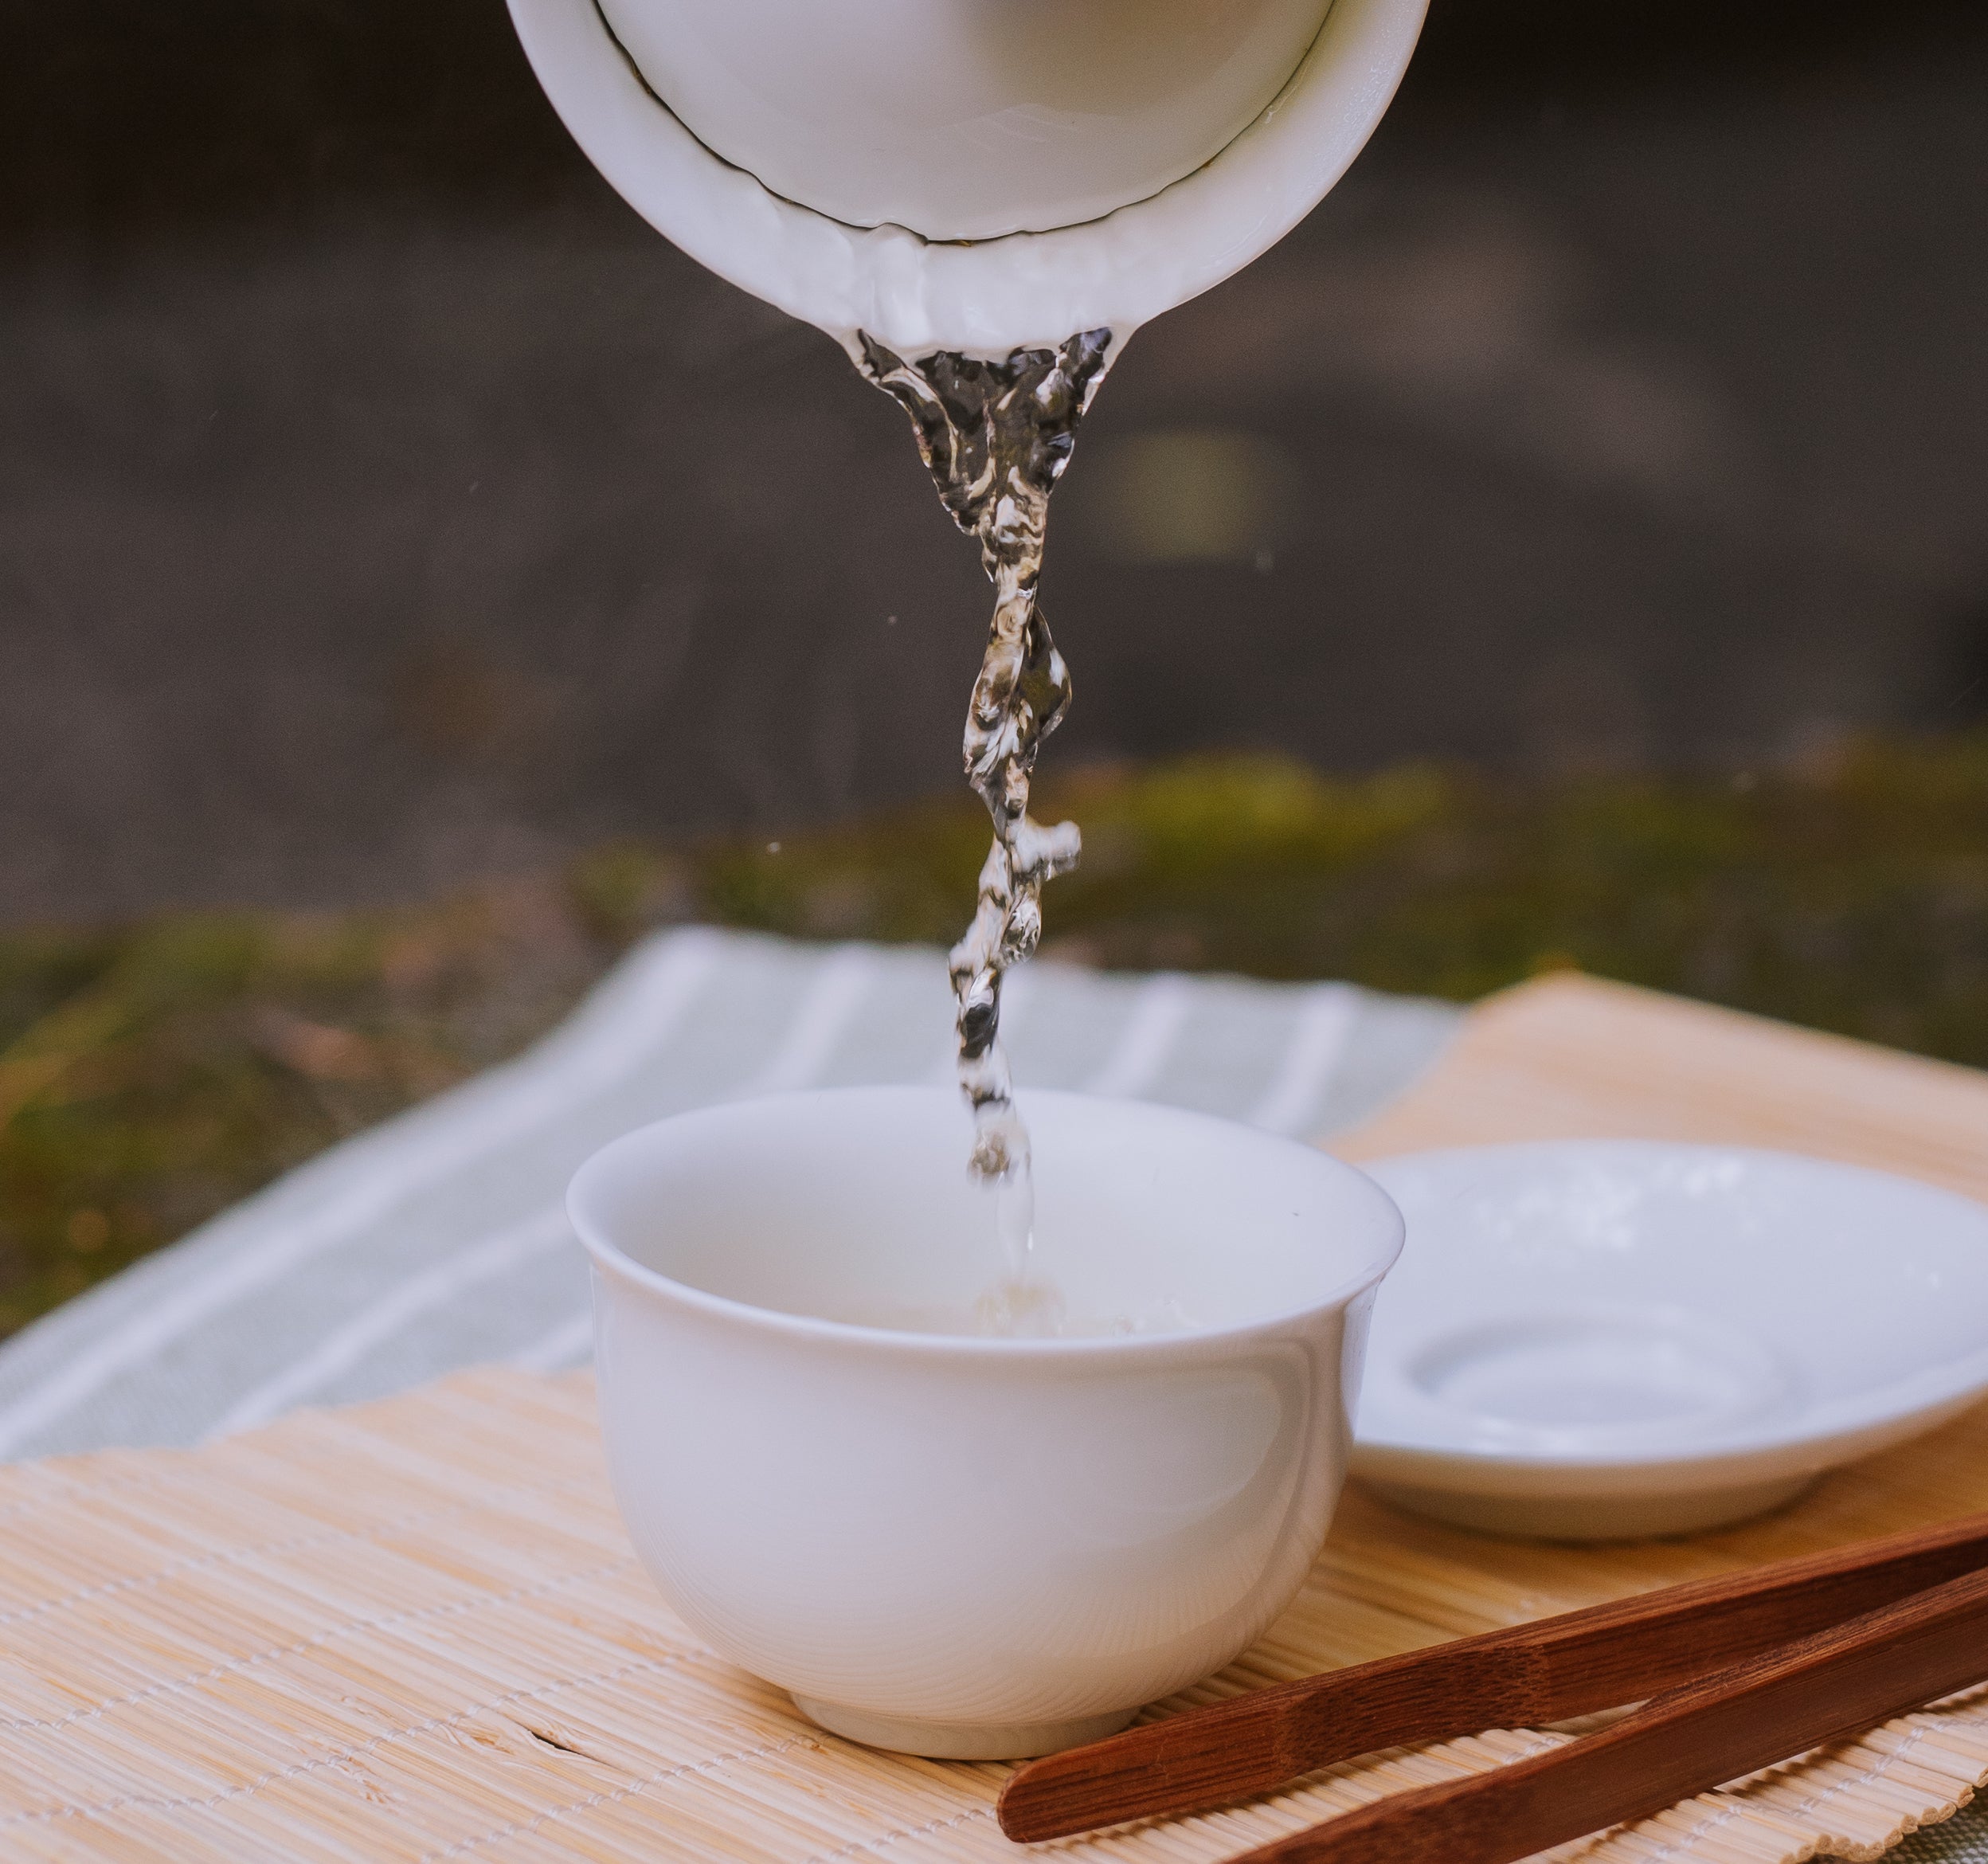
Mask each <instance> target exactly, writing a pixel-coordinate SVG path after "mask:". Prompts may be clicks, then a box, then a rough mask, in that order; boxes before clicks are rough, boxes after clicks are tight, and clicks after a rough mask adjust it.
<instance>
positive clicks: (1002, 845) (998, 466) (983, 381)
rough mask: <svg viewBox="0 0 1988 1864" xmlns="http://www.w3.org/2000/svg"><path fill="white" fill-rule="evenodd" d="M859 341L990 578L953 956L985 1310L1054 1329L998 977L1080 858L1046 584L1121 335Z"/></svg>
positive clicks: (970, 719)
mask: <svg viewBox="0 0 1988 1864" xmlns="http://www.w3.org/2000/svg"><path fill="white" fill-rule="evenodd" d="M862 343H863V370H864V373H865V374H867V375H868V376H869V378H870V379H871V381H872V382H875V384H876V386H878V387H879V388H880V389H882V390H883V391H884V393H885V394H888V395H890V396H891V397H893V398H894V400H895V401H898V403H899V404H900V405H902V407H903V409H905V411H906V413H908V414H910V417H911V421H912V425H913V426H914V429H916V430H917V433H918V451H919V452H920V453H921V454H922V456H924V460H925V463H926V466H927V467H928V468H930V470H931V473H932V477H933V480H934V481H935V482H936V483H937V486H938V489H939V496H940V497H941V499H943V500H944V501H945V508H946V509H947V510H948V511H950V512H951V513H952V514H953V520H954V522H955V523H957V524H958V526H959V527H960V528H961V530H962V531H965V532H966V534H967V535H969V537H972V538H976V539H977V540H978V541H979V543H980V562H981V563H982V565H983V566H984V568H985V569H986V571H987V574H988V580H989V581H990V582H992V583H993V585H994V618H993V621H992V624H991V625H990V626H989V627H988V640H987V652H986V655H985V657H984V659H983V660H981V662H980V676H979V677H978V678H977V679H976V680H975V681H974V683H973V698H972V704H971V705H970V706H969V708H968V711H967V717H966V740H965V760H966V775H967V781H969V783H971V784H972V786H973V788H974V789H975V791H976V793H978V794H979V796H980V800H981V801H983V802H984V803H985V804H986V805H987V810H988V814H989V815H990V816H992V818H993V820H994V843H993V846H992V848H989V849H988V856H987V860H986V862H985V863H984V865H983V866H982V867H981V869H980V899H979V903H978V905H977V906H976V909H975V911H974V914H973V922H972V925H971V926H969V927H968V929H967V932H966V935H965V938H961V941H960V942H959V943H958V944H957V945H956V946H953V950H952V954H951V957H950V959H949V968H950V970H951V973H952V979H953V1001H954V1004H955V1018H956V1022H957V1029H958V1034H959V1071H960V1087H961V1091H962V1092H964V1093H965V1095H966V1097H967V1098H968V1100H969V1102H971V1104H972V1108H973V1118H974V1130H973V1147H972V1155H971V1161H970V1162H971V1167H972V1171H973V1173H975V1175H976V1177H979V1178H980V1180H981V1181H983V1182H984V1183H985V1184H986V1185H988V1186H989V1187H990V1188H991V1189H992V1192H993V1195H994V1199H995V1211H996V1214H995V1221H996V1227H997V1229H998V1232H999V1234H1000V1243H1001V1248H1002V1252H1003V1259H1004V1267H1005V1269H1006V1272H1007V1279H1006V1281H1005V1282H1004V1283H1003V1284H1002V1285H1001V1286H1000V1287H999V1288H997V1289H996V1290H992V1291H991V1292H990V1293H989V1294H988V1295H985V1296H983V1297H982V1300H981V1303H980V1320H981V1323H982V1326H983V1327H984V1330H986V1331H988V1332H990V1333H1055V1332H1058V1331H1059V1330H1061V1329H1060V1326H1059V1322H1060V1319H1061V1303H1060V1300H1059V1298H1058V1297H1057V1295H1056V1294H1055V1290H1053V1289H1051V1288H1050V1287H1048V1286H1046V1285H1044V1284H1043V1283H1040V1282H1034V1281H1031V1279H1030V1277H1029V1275H1028V1267H1029V1255H1030V1251H1031V1246H1032V1243H1033V1239H1034V1234H1035V1185H1034V1180H1033V1177H1032V1174H1031V1169H1030V1159H1029V1140H1028V1129H1027V1126H1024V1125H1023V1122H1022V1118H1021V1116H1020V1114H1019V1113H1018V1112H1017V1111H1016V1106H1015V1101H1014V1094H1013V1088H1012V1083H1011V1080H1010V1079H1009V1075H1008V1057H1007V1055H1006V1054H1005V1053H1004V1051H1003V1048H1002V1046H1001V984H1002V980H1003V978H1004V976H1005V975H1006V973H1007V972H1008V969H1009V967H1010V966H1011V965H1016V964H1019V963H1020V962H1021V961H1023V959H1025V958H1027V957H1028V956H1029V955H1030V954H1031V953H1032V952H1033V951H1034V950H1035V947H1036V945H1037V942H1039V940H1040V938H1041V937H1042V930H1043V909H1042V891H1043V883H1045V882H1047V881H1048V880H1051V879H1054V878H1055V876H1056V875H1059V874H1063V873H1067V872H1068V871H1070V869H1071V868H1072V867H1074V866H1075V865H1076V864H1077V857H1078V852H1079V850H1080V848H1081V846H1082V839H1081V837H1080V836H1079V835H1078V830H1077V824H1075V823H1074V822H1059V823H1055V824H1043V823H1041V822H1038V821H1036V820H1035V819H1034V817H1032V816H1031V815H1030V814H1029V813H1028V790H1029V779H1030V777H1031V774H1032V773H1033V772H1034V769H1035V754H1036V752H1037V751H1038V750H1039V749H1040V748H1041V746H1042V741H1043V739H1044V738H1047V736H1048V735H1049V734H1050V733H1051V732H1052V731H1054V730H1055V729H1056V727H1057V726H1058V725H1059V724H1060V723H1061V722H1062V717H1063V714H1064V713H1065V711H1067V710H1068V709H1069V706H1070V670H1069V668H1067V667H1066V666H1065V665H1064V664H1063V657H1062V655H1061V654H1060V653H1059V652H1057V651H1056V644H1055V641H1054V640H1051V638H1050V632H1049V624H1048V623H1047V621H1044V620H1043V613H1042V610H1041V609H1039V607H1037V605H1036V601H1035V585H1036V581H1037V579H1038V578H1039V576H1040V574H1041V573H1042V567H1043V531H1044V528H1045V527H1046V526H1047V522H1048V519H1049V495H1050V493H1051V491H1054V490H1055V485H1056V481H1057V480H1058V479H1059V478H1060V477H1061V476H1062V470H1063V468H1064V467H1065V466H1066V464H1068V463H1069V460H1070V449H1071V448H1072V446H1073V445H1074V443H1075V441H1076V435H1077V424H1078V421H1080V420H1082V417H1083V413H1084V410H1085V409H1086V407H1087V406H1089V405H1090V397H1091V396H1092V394H1094V393H1095V391H1096V390H1097V387H1098V383H1099V382H1101V381H1102V379H1103V377H1104V372H1105V366H1106V360H1105V358H1106V350H1107V349H1108V348H1109V347H1110V343H1111V332H1110V331H1108V330H1090V331H1081V332H1079V333H1078V335H1075V336H1073V337H1070V339H1067V340H1066V342H1064V343H1062V344H1061V345H1060V346H1059V347H1057V348H1055V349H1053V350H1051V349H1036V350H1015V351H1013V352H1012V354H1010V355H1009V356H1008V358H1007V360H1006V361H1005V362H984V361H980V360H979V359H977V358H972V357H969V356H963V355H960V354H956V353H955V352H953V351H951V350H940V351H937V353H935V354H932V355H929V356H922V357H920V358H918V360H917V361H915V362H906V361H905V360H904V358H902V357H900V356H898V355H896V354H894V353H893V352H892V351H890V350H887V349H886V348H885V347H883V345H882V344H881V343H878V342H877V341H875V339H873V338H871V337H870V336H867V335H865V336H864V337H863V339H862Z"/></svg>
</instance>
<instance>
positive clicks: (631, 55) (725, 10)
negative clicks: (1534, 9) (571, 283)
mask: <svg viewBox="0 0 1988 1864" xmlns="http://www.w3.org/2000/svg"><path fill="white" fill-rule="evenodd" d="M1425 8H1426V0H812V3H809V4H803V3H801V0H722V3H718V0H511V15H512V18H513V19H514V20H515V22H516V24H517V27H518V31H519V37H521V38H522V41H524V46H525V50H526V54H527V56H528V57H530V60H531V62H532V65H533V68H534V70H535V71H536V72H538V78H539V80H540V82H541V83H542V84H544V86H545V88H546V92H547V94H548V96H550V98H551V100H552V102H553V104H554V108H556V109H557V110H558V112H559V114H560V116H562V118H563V119H565V123H566V127H568V128H569V130H571V131H572V132H573V136H574V138H575V139H576V140H577V141H578V143H580V145H581V147H582V148H583V149H584V150H585V151H586V152H587V154H588V155H589V156H590V157H591V158H592V159H593V162H594V163H595V165H596V166H597V167H599V168H600V170H601V172H602V173H603V174H605V175H606V177H607V178H608V179H609V181H610V182H612V183H613V184H614V186H616V188H617V189H619V190H620V192H621V193H622V194H624V196H625V197H626V198H628V201H629V202H630V203H631V204H632V206H634V207H635V208H636V210H638V211H639V212H640V213H642V215H643V216H644V217H645V218H646V219H648V221H650V222H651V224H652V225H654V226H655V227H656V228H657V229H659V231H661V232H662V233H665V234H667V236H668V237H669V238H671V240H673V241H675V243H676V244H677V245H679V246H681V247H682V248H683V250H684V251H685V252H687V253H690V254H691V256H692V257H693V258H695V259H697V260H701V261H702V263H703V264H706V265H707V266H709V267H710V268H711V269H712V270H713V271H714V272H718V273H719V274H720V275H721V276H724V277H726V278H728V279H730V280H731V281H732V282H733V283H734V284H737V285H740V286H742V287H743V288H745V289H746V290H747V291H749V292H753V293H755V294H756V295H757V296H760V297H761V298H764V299H765V300H767V301H768V302H769V303H773V304H777V305H778V306H779V307H781V309H782V310H784V311H789V312H791V313H792V315H795V316H796V317H800V318H804V319H806V320H807V321H808V322H809V323H815V324H818V325H819V326H820V327H822V328H823V329H824V330H826V331H828V332H830V334H831V335H834V336H836V338H838V339H839V340H841V341H842V342H843V343H845V344H851V345H852V346H853V342H854V336H855V332H856V331H859V330H862V331H867V332H869V334H870V335H872V336H874V337H876V338H878V339H879V340H880V341H882V342H883V343H886V344H887V345H889V346H890V347H891V348H892V349H894V350H897V351H898V352H899V353H900V354H906V355H922V354H927V353H929V351H931V350H938V349H945V350H958V351H961V352H962V353H964V354H970V355H983V356H1004V355H1006V354H1008V351H1009V350H1012V349H1015V348H1016V347H1021V346H1035V345H1044V346H1047V345H1053V344H1056V343H1061V342H1062V340H1063V339H1065V338H1066V337H1068V336H1070V335H1073V334H1074V333H1075V332H1076V331H1081V330H1094V329H1098V328H1109V330H1110V331H1112V332H1113V337H1114V339H1115V342H1114V346H1113V354H1116V353H1117V350H1119V349H1121V348H1122V347H1123V345H1124V343H1125V339H1126V338H1127V337H1129V335H1131V333H1132V331H1133V330H1135V329H1137V327H1138V326H1139V325H1140V324H1141V323H1145V321H1146V319H1149V318H1150V317H1152V316H1155V315H1158V314H1159V313H1160V311H1165V310H1168V309H1169V308H1171V307H1172V306H1173V305H1176V304H1178V303H1183V302H1184V301H1185V300H1187V299H1188V298H1191V297H1192V296H1195V295H1196V293H1197V292H1203V291H1206V290H1207V288H1208V287H1209V286H1211V285H1212V284H1216V283H1218V282H1219V280H1222V279H1223V278H1226V277H1227V276H1228V275H1229V274H1230V273H1231V272H1235V271H1236V270H1238V269H1239V268H1241V267H1242V266H1243V265H1246V264H1248V263H1249V261H1250V260H1252V259H1254V257H1255V256H1257V255H1258V253H1261V252H1262V251H1263V250H1264V249H1266V248H1267V247H1269V246H1270V245H1273V244H1274V242H1275V241H1277V240H1278V239H1279V238H1281V237H1282V236H1283V235H1284V234H1285V233H1286V232H1288V231H1289V229H1291V227H1293V225H1296V224H1297V221H1299V220H1300V219H1301V218H1302V217H1303V216H1304V215H1305V213H1307V212H1308V211H1309V210H1310V209H1311V207H1312V206H1313V205H1314V204H1315V203H1316V202H1317V201H1318V199H1319V198H1320V197H1321V195H1323V194H1325V191H1326V190H1328V189H1329V187H1331V186H1332V185H1333V182H1336V180H1337V179H1338V178H1339V177H1340V175H1341V174H1343V173H1344V171H1345V169H1346V167H1347V166H1348V163H1351V162H1352V159H1353V157H1354V156H1355V155H1357V154H1358V153H1359V152H1360V147H1361V146H1362V145H1363V144H1364V143H1365V141H1366V139H1367V138H1368V135H1369V134H1370V133H1371V131H1372V129H1373V127H1374V125H1375V123H1376V122H1378V121H1379V117H1380V115H1381V112H1383V110H1384V109H1385V108H1387V102H1388V100H1389V99H1390V98H1391V96H1393V94H1394V91H1395V85H1396V84H1398V83H1399V81H1400V78H1401V74H1402V72H1403V70H1404V69H1405V68H1406V67H1407V62H1408V58H1409V55H1410V53H1411V52H1412V51H1413V50H1414V49H1415V39H1416V37H1417V35H1418V34H1419V32H1420V30H1421V26H1422V19H1423V12H1424V10H1425Z"/></svg>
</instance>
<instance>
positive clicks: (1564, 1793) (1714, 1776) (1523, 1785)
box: [1235, 1570, 1988, 1864]
mask: <svg viewBox="0 0 1988 1864" xmlns="http://www.w3.org/2000/svg"><path fill="white" fill-rule="evenodd" d="M1984 1679H1988V1570H1982V1571H1978V1572H1970V1573H1966V1574H1965V1575H1963V1576H1962V1577H1960V1578H1959V1579H1955V1580H1947V1583H1946V1584H1944V1585H1939V1586H1935V1587H1933V1588H1931V1589H1930V1590H1928V1591H1927V1592H1920V1593H1916V1594H1915V1595H1914V1596H1912V1597H1911V1598H1908V1599H1904V1600H1900V1602H1899V1603H1898V1604H1895V1605H1887V1606H1884V1607H1883V1608H1880V1610H1878V1611H1872V1612H1869V1613H1866V1614H1865V1615H1864V1616H1863V1617H1861V1618H1857V1619H1852V1620H1851V1621H1850V1622H1849V1623H1847V1624H1841V1625H1833V1626H1831V1627H1830V1628H1829V1629H1828V1630H1826V1631H1818V1632H1817V1633H1816V1634H1815V1635H1814V1636H1813V1637H1808V1638H1803V1639H1800V1640H1799V1641H1798V1642H1797V1643H1793V1644H1790V1645H1788V1646H1786V1647H1783V1649H1781V1650H1778V1651H1770V1652H1768V1653H1767V1654H1766V1655H1765V1656H1763V1657H1755V1658H1753V1659H1751V1661H1750V1662H1746V1663H1742V1664H1736V1665H1735V1666H1732V1668H1731V1669H1728V1670H1720V1671H1719V1672H1718V1673H1717V1674H1715V1675H1712V1676H1708V1677H1704V1678H1700V1680H1699V1681H1697V1682H1690V1683H1686V1684H1685V1686H1683V1687H1682V1688H1681V1689H1677V1690H1671V1691H1669V1693H1668V1694H1665V1695H1662V1696H1660V1697H1658V1698H1656V1699H1655V1700H1654V1701H1650V1702H1647V1703H1646V1704H1645V1705H1643V1706H1642V1708H1641V1709H1638V1710H1637V1711H1636V1712H1635V1713H1634V1714H1631V1715H1629V1716H1626V1717H1624V1718H1623V1719H1622V1721H1618V1722H1617V1723H1615V1724H1614V1725H1613V1726H1612V1727H1610V1728H1606V1729H1603V1730H1602V1731H1601V1732H1600V1733H1599V1734H1591V1735H1588V1736H1586V1737H1583V1739H1581V1740H1579V1741H1573V1742H1571V1743H1569V1744H1568V1745H1567V1746H1566V1747H1564V1748H1559V1749H1556V1750H1555V1751H1553V1752H1549V1753H1545V1754H1538V1755H1535V1756H1532V1758H1531V1759H1530V1760H1520V1761H1516V1762H1514V1763H1513V1764H1512V1765H1510V1766H1509V1767H1502V1768H1497V1769H1495V1770H1494V1771H1493V1772H1489V1773H1484V1774H1478V1775H1477V1776H1473V1778H1471V1779H1469V1780H1453V1781H1448V1782H1446V1783H1445V1784H1442V1785H1441V1786H1434V1787H1423V1788H1419V1789H1417V1790H1415V1791H1414V1792H1406V1793H1397V1794H1395V1795H1392V1796H1391V1797H1390V1798H1387V1799H1379V1800H1376V1802H1375V1803H1373V1804H1372V1805H1370V1806H1364V1807H1361V1808H1360V1810H1359V1811H1356V1812H1350V1813H1348V1814H1347V1815H1344V1817H1343V1818H1339V1819H1328V1820H1327V1821H1326V1822H1325V1823H1324V1824H1322V1825H1315V1826H1313V1827H1312V1828H1311V1829H1310V1830H1309V1831H1301V1832H1298V1833H1297V1834H1295V1835H1293V1836H1292V1837H1290V1838H1287V1839H1278V1840H1277V1841H1276V1842H1274V1843H1271V1844H1268V1845H1264V1846H1260V1847H1258V1849H1257V1850H1253V1851H1250V1852H1247V1853H1246V1854H1244V1856H1243V1857H1242V1858H1238V1859H1237V1860H1235V1864H1512V1861H1513V1859H1515V1858H1528V1857H1530V1856H1531V1855H1532V1854H1533V1853H1534V1852H1535V1851H1543V1850H1547V1849H1548V1847H1549V1846H1553V1845H1558V1844H1563V1843H1564V1842H1567V1840H1568V1839H1576V1838H1579V1837H1581V1836H1582V1835H1583V1834H1585V1833H1587V1832H1591V1831H1601V1830H1602V1829H1603V1828H1604V1827H1607V1826H1611V1825H1616V1824H1620V1823H1625V1822H1626V1821H1629V1820H1631V1819H1644V1818H1647V1817H1648V1816H1649V1815H1650V1814H1651V1813H1653V1812H1660V1811H1662V1810H1663V1809H1664V1808H1665V1807H1666V1806H1670V1805H1674V1804H1676V1803H1677V1802H1678V1801H1679V1800H1681V1799H1689V1798H1691V1797H1692V1796H1693V1795H1694V1794H1697V1793H1702V1792H1708V1791H1709V1790H1710V1789H1711V1788H1713V1787H1716V1786H1720V1785H1723V1784H1724V1783H1725V1782H1727V1781H1728V1780H1736V1779H1738V1778H1739V1777H1740V1776H1742V1775H1744V1774H1748V1773H1751V1772H1755V1771H1756V1770H1757V1769H1759V1768H1763V1767H1769V1766H1771V1765H1773V1764H1774V1763H1775V1762H1776V1761H1778V1760H1788V1759H1790V1757H1791V1756H1794V1755H1796V1754H1799V1753H1801V1752H1803V1751H1804V1750H1806V1749H1807V1748H1813V1747H1816V1746H1818V1745H1821V1744H1822V1743H1823V1742H1825V1741H1834V1740H1836V1739H1837V1738H1838V1737H1841V1736H1844V1735H1849V1734H1853V1733H1857V1732H1858V1731H1859V1730H1861V1729H1866V1728H1869V1727H1870V1726H1871V1725H1873V1723H1876V1722H1880V1721H1885V1720H1887V1719H1888V1718H1889V1717H1892V1716H1894V1715H1898V1714H1900V1713H1904V1711H1905V1710H1907V1709H1915V1708H1918V1707H1920V1706H1922V1705H1923V1704H1925V1703H1927V1702H1928V1701H1934V1700H1936V1699H1937V1698H1939V1697H1941V1696H1944V1695H1950V1694H1952V1693H1953V1692H1954V1691H1955V1690H1959V1689H1964V1688H1966V1686H1968V1685H1969V1684H1970V1683H1977V1682H1982V1681H1983V1680H1984Z"/></svg>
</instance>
